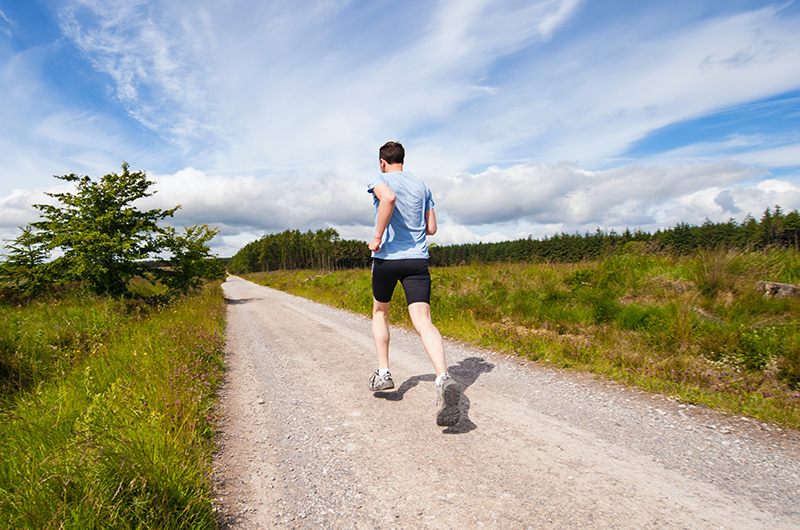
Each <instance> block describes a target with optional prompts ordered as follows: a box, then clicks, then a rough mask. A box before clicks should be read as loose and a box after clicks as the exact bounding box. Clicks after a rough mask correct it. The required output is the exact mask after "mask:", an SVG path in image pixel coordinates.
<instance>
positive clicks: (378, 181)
mask: <svg viewBox="0 0 800 530" xmlns="http://www.w3.org/2000/svg"><path fill="white" fill-rule="evenodd" d="M378 184H386V178H385V177H384V176H383V174H379V175H375V176H374V177H372V178H371V179H370V180H369V182H368V183H367V193H372V189H373V188H374V187H375V186H377V185H378Z"/></svg>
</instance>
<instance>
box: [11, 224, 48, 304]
mask: <svg viewBox="0 0 800 530" xmlns="http://www.w3.org/2000/svg"><path fill="white" fill-rule="evenodd" d="M19 229H20V230H22V233H21V234H20V235H19V236H17V237H16V239H13V240H11V241H7V242H6V248H7V249H8V254H7V255H6V256H5V258H6V259H5V261H4V262H3V263H1V264H0V278H2V279H4V280H5V281H6V282H8V283H9V285H11V286H12V287H14V288H15V289H17V290H18V291H20V292H22V293H23V294H25V295H35V294H38V293H39V292H41V291H42V289H43V288H44V286H45V284H46V283H47V282H48V270H47V266H46V264H45V260H47V258H48V255H49V251H48V249H47V245H46V242H45V241H44V240H43V238H42V237H41V235H40V234H37V233H36V232H34V229H33V227H32V226H30V225H28V226H25V227H19Z"/></svg>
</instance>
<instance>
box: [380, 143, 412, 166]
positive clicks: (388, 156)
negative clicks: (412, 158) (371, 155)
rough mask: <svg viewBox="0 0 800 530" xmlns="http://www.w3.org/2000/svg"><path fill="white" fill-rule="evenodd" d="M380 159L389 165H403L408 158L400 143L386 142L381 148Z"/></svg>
mask: <svg viewBox="0 0 800 530" xmlns="http://www.w3.org/2000/svg"><path fill="white" fill-rule="evenodd" d="M380 158H381V159H382V160H386V163H387V164H402V163H403V160H405V158H406V150H405V149H403V144H401V143H400V142H386V143H385V144H383V145H382V146H381V150H380Z"/></svg>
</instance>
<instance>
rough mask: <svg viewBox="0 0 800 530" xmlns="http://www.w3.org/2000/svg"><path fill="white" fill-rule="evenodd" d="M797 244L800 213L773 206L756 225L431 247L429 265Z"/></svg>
mask: <svg viewBox="0 0 800 530" xmlns="http://www.w3.org/2000/svg"><path fill="white" fill-rule="evenodd" d="M799 240H800V213H798V211H797V210H793V211H791V212H789V213H788V214H787V213H785V212H784V211H783V209H782V208H781V207H780V206H775V208H774V209H773V208H767V209H766V211H765V212H764V214H763V215H762V216H761V220H760V221H758V220H756V219H755V218H754V217H753V216H751V215H747V216H746V217H745V218H744V220H743V221H742V222H741V223H739V222H737V221H736V220H735V219H732V218H731V219H729V220H728V221H725V222H719V223H715V222H713V221H711V220H710V219H706V220H705V222H704V223H703V224H702V225H690V224H688V223H678V224H677V225H676V226H674V227H673V228H668V229H665V230H657V231H656V232H655V233H653V234H651V233H649V232H643V231H640V230H634V231H631V230H629V229H625V231H624V232H623V233H621V234H620V233H618V232H616V231H614V230H610V231H604V230H600V229H599V228H598V229H597V230H596V231H595V232H587V233H586V234H584V235H581V234H566V233H559V234H555V235H554V236H552V237H545V238H544V239H533V238H532V237H528V238H527V239H519V240H516V241H503V242H499V243H472V244H463V245H447V246H432V248H431V249H430V261H431V264H432V265H435V266H439V267H447V266H452V265H459V264H463V263H472V262H479V263H490V262H496V261H518V262H525V261H551V262H577V261H581V260H585V259H596V258H599V257H601V256H604V255H607V254H609V253H613V252H615V251H617V250H620V249H622V248H623V247H624V246H625V245H626V244H628V243H631V242H641V243H643V244H646V245H647V246H648V247H649V248H651V249H652V250H654V251H659V250H666V251H670V252H676V253H678V254H690V253H692V252H694V251H696V250H698V249H702V248H713V247H718V246H725V247H732V248H741V249H745V250H758V249H766V248H769V247H791V248H794V249H796V250H800V246H799V245H798V241H799Z"/></svg>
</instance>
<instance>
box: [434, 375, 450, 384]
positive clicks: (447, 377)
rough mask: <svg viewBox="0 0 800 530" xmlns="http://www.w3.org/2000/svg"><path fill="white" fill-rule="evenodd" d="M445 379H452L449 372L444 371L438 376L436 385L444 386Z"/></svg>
mask: <svg viewBox="0 0 800 530" xmlns="http://www.w3.org/2000/svg"><path fill="white" fill-rule="evenodd" d="M445 379H450V374H448V373H447V372H445V373H443V374H442V375H440V376H439V377H437V378H436V386H442V383H444V380H445Z"/></svg>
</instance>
